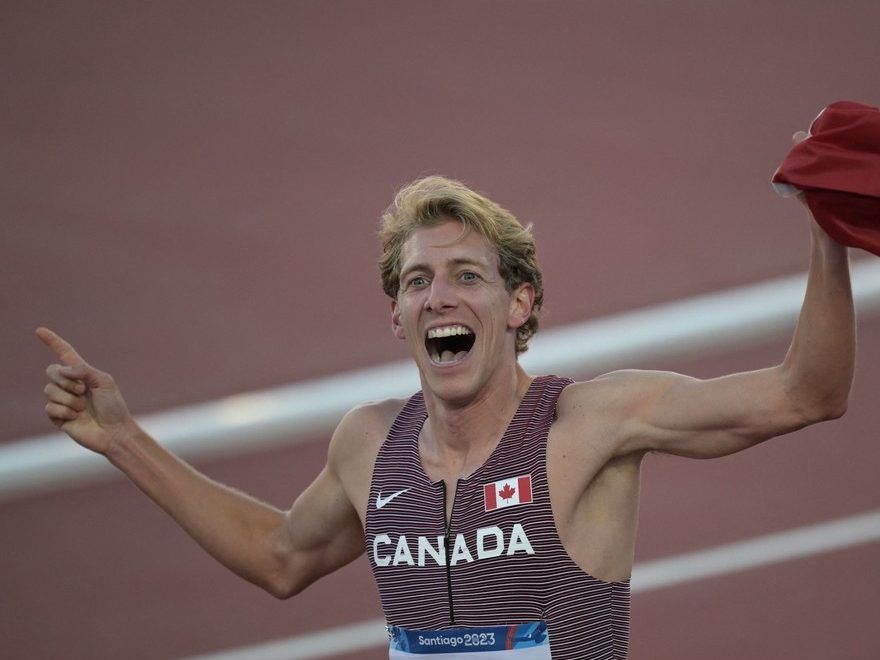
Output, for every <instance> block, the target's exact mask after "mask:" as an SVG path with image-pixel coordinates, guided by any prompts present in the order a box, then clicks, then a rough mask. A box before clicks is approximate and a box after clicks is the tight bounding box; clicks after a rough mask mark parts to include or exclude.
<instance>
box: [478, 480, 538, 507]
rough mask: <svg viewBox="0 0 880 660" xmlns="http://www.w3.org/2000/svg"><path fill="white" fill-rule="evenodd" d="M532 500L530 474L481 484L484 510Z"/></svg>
mask: <svg viewBox="0 0 880 660" xmlns="http://www.w3.org/2000/svg"><path fill="white" fill-rule="evenodd" d="M531 501H532V475H530V474H525V475H523V476H521V477H509V478H507V479H501V480H500V481H496V482H494V483H491V484H485V485H484V486H483V502H484V503H485V506H486V511H494V510H495V509H503V508H504V507H508V506H514V505H516V504H528V503H530V502H531Z"/></svg>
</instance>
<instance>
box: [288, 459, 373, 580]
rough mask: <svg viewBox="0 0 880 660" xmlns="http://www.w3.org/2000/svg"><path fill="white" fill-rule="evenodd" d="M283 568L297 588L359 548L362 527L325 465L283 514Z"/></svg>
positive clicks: (353, 555)
mask: <svg viewBox="0 0 880 660" xmlns="http://www.w3.org/2000/svg"><path fill="white" fill-rule="evenodd" d="M283 535H284V539H283V546H284V547H285V548H286V552H287V553H288V560H287V562H286V570H287V571H288V572H289V577H290V579H292V580H293V582H295V583H296V584H297V586H298V588H296V589H295V591H299V590H300V589H301V588H304V587H305V586H307V585H308V584H311V583H312V582H314V581H315V580H317V579H318V578H320V577H322V576H324V575H326V574H327V573H330V572H332V571H334V570H336V569H337V568H341V567H342V566H344V565H345V564H348V563H349V562H351V561H352V560H354V559H355V558H357V557H358V556H359V555H360V554H361V553H362V552H363V530H362V527H361V522H360V518H359V517H358V514H357V511H355V508H354V506H353V505H352V503H351V501H350V499H349V497H348V495H347V494H346V492H345V489H344V488H343V487H342V483H341V482H340V480H339V478H338V476H337V475H336V474H335V473H334V471H333V469H332V468H331V467H330V466H329V465H328V466H326V467H325V468H324V469H323V470H322V471H321V473H320V474H319V475H318V477H317V478H316V479H315V480H314V481H313V482H312V484H311V485H310V486H309V487H308V488H306V490H305V491H303V493H302V494H301V495H300V496H299V497H298V498H297V499H296V501H295V502H294V503H293V506H292V507H291V508H290V510H289V511H288V512H287V513H286V514H285V521H284V529H283Z"/></svg>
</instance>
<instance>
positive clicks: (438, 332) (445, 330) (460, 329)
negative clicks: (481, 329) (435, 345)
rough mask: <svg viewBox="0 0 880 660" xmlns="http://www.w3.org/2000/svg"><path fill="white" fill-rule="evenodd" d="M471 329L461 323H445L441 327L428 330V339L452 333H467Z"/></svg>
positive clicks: (447, 335) (448, 335)
mask: <svg viewBox="0 0 880 660" xmlns="http://www.w3.org/2000/svg"><path fill="white" fill-rule="evenodd" d="M469 334H471V331H470V330H468V329H467V328H466V327H464V326H463V325H447V326H444V327H442V328H431V329H430V330H428V339H436V338H437V337H451V336H452V335H469Z"/></svg>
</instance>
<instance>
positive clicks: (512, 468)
mask: <svg viewBox="0 0 880 660" xmlns="http://www.w3.org/2000/svg"><path fill="white" fill-rule="evenodd" d="M571 382H572V381H571V380H570V379H565V378H558V377H556V376H543V377H539V378H536V379H535V380H534V381H532V383H531V385H530V386H529V389H528V391H527V392H526V394H525V396H524V397H523V400H522V402H521V403H520V405H519V408H518V409H517V411H516V413H515V415H514V417H513V419H512V420H511V422H510V425H509V426H508V428H507V430H506V431H505V432H504V435H503V436H502V438H501V440H500V442H499V443H498V446H497V447H496V448H495V451H494V452H492V454H491V455H490V456H489V458H488V459H487V460H486V462H485V463H484V464H483V465H482V466H481V467H480V468H478V469H477V470H476V471H475V472H474V473H473V474H471V475H470V476H469V477H468V478H466V479H459V481H458V485H457V488H456V492H455V501H454V502H453V506H452V515H451V517H450V520H449V525H448V528H447V521H446V510H445V502H446V485H445V483H444V482H443V481H442V480H441V481H437V482H432V481H431V480H430V479H429V478H428V476H427V475H426V474H425V472H424V470H423V468H422V463H421V458H420V454H419V433H420V431H421V428H422V425H423V424H424V422H425V419H426V418H427V411H426V409H425V403H424V398H423V396H422V394H421V392H419V393H417V394H415V395H413V396H412V397H411V398H410V399H409V401H408V402H407V403H406V405H405V406H404V408H403V410H402V411H401V412H400V414H399V415H398V416H397V418H396V419H395V421H394V424H393V425H392V426H391V429H390V431H389V432H388V438H387V439H386V440H385V442H384V443H383V444H382V446H381V448H380V449H379V453H378V455H377V457H376V464H375V466H374V469H373V480H372V485H371V488H370V499H369V502H368V506H367V518H366V530H365V531H366V549H367V555H368V557H369V559H370V564H371V566H372V568H373V575H374V577H375V579H376V584H377V585H378V587H379V594H380V596H381V599H382V607H383V609H384V611H385V617H386V620H387V622H388V624H389V625H392V626H401V627H404V628H408V629H418V630H442V629H448V628H458V627H470V626H492V625H503V624H513V623H523V622H531V621H546V622H547V629H548V631H549V637H550V650H551V653H552V657H553V658H554V660H565V659H570V660H585V659H593V658H596V659H598V658H608V659H614V660H616V659H618V658H626V654H627V645H628V636H629V609H630V588H629V581H628V580H626V581H623V582H604V581H602V580H599V579H597V578H594V577H592V576H591V575H589V574H588V573H586V572H584V571H583V570H582V569H581V568H580V567H579V566H578V565H577V564H575V563H574V561H572V559H571V558H570V557H569V555H568V553H567V552H566V551H565V549H564V548H563V547H562V543H561V542H560V540H559V535H558V534H557V531H556V525H555V522H554V520H553V512H552V510H551V508H550V493H549V490H548V485H547V467H546V465H547V460H546V459H547V435H548V433H549V430H550V425H551V424H552V423H553V420H554V419H555V417H556V401H557V399H558V398H559V394H560V393H561V392H562V390H563V389H564V388H565V387H566V386H567V385H568V384H570V383H571Z"/></svg>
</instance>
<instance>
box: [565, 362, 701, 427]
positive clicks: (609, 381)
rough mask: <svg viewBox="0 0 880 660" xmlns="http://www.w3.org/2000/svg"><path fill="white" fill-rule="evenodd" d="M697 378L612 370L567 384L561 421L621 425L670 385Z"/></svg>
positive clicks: (656, 372)
mask: <svg viewBox="0 0 880 660" xmlns="http://www.w3.org/2000/svg"><path fill="white" fill-rule="evenodd" d="M694 380H696V379H693V378H689V377H687V376H682V375H681V374H677V373H673V372H669V371H646V370H640V369H622V370H620V371H612V372H609V373H606V374H602V375H601V376H597V377H596V378H593V379H592V380H588V381H582V382H577V383H573V384H572V385H570V386H569V387H566V388H565V389H564V390H563V391H562V394H561V395H560V397H559V402H558V404H557V412H558V415H559V420H560V421H561V422H563V423H564V424H569V423H571V424H579V423H583V422H586V421H589V422H590V423H591V424H595V423H597V422H601V421H605V420H607V421H610V422H612V423H614V424H619V423H621V422H623V421H625V420H626V419H627V418H629V417H632V416H633V415H634V413H635V412H637V411H638V410H639V408H641V407H642V406H644V405H647V404H649V403H651V402H652V401H653V400H654V399H655V398H656V397H658V396H661V395H662V394H663V392H664V391H666V390H667V389H668V388H669V387H671V386H673V385H675V384H677V383H682V382H683V381H694Z"/></svg>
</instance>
